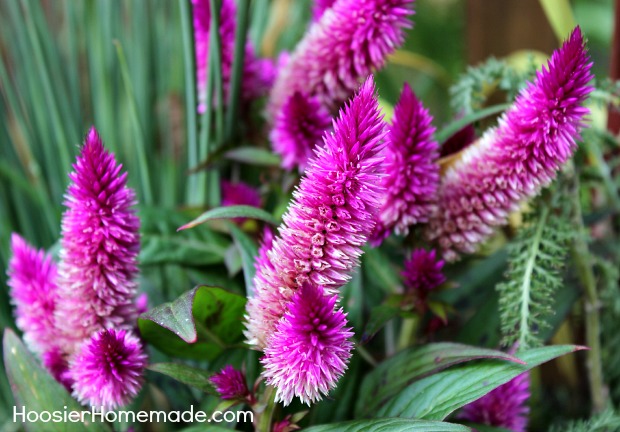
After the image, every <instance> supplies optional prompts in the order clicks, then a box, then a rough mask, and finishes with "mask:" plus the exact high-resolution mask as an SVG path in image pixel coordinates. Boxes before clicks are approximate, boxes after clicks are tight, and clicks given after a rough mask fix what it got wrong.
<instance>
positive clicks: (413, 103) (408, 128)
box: [373, 84, 439, 245]
mask: <svg viewBox="0 0 620 432" xmlns="http://www.w3.org/2000/svg"><path fill="white" fill-rule="evenodd" d="M432 120H433V119H432V117H431V115H430V114H429V112H428V110H427V109H425V108H424V106H423V105H422V102H420V101H419V100H418V99H417V98H416V96H415V94H414V93H413V91H412V90H411V87H409V85H408V84H405V86H404V88H403V91H402V93H401V96H400V100H399V101H398V103H397V104H396V107H395V108H394V120H393V122H392V128H391V129H390V132H389V133H388V135H387V137H386V142H387V143H386V158H385V159H386V160H385V174H386V175H385V177H384V178H383V185H384V187H385V188H386V198H385V201H384V203H383V206H382V207H381V212H380V214H379V222H380V223H379V224H378V228H377V230H376V232H375V235H374V239H373V240H375V241H373V244H375V245H378V244H380V243H381V240H383V238H385V237H386V236H387V235H389V232H390V231H392V230H394V232H395V233H396V234H400V235H406V234H407V233H408V232H409V226H411V225H414V224H417V223H421V222H428V220H429V217H430V216H431V214H432V213H433V212H434V208H435V201H436V199H437V187H438V186H439V165H438V164H437V159H438V158H439V151H438V145H437V142H436V141H435V140H433V138H432V136H433V133H435V128H434V127H433V126H432V124H431V122H432Z"/></svg>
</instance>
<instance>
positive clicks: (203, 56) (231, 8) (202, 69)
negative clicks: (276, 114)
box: [192, 0, 275, 111]
mask: <svg viewBox="0 0 620 432" xmlns="http://www.w3.org/2000/svg"><path fill="white" fill-rule="evenodd" d="M192 4H193V16H194V45H195V51H196V76H197V84H198V98H199V102H200V105H199V111H204V109H205V104H206V97H207V77H208V73H209V29H210V28H211V8H210V6H209V0H192ZM235 17H236V7H235V1H234V0H223V1H222V2H221V9H220V41H221V61H222V87H223V93H224V94H223V96H224V101H223V103H224V104H226V102H227V101H228V94H229V92H230V80H231V75H232V68H233V59H234V50H235V30H236V26H237V24H236V20H235V19H236V18H235ZM274 76H275V70H274V66H273V64H272V63H271V62H270V61H269V60H266V59H257V58H256V55H255V54H254V49H253V48H252V45H251V44H250V43H249V42H248V43H247V44H246V46H245V54H244V62H243V78H242V82H241V92H242V95H241V96H242V97H243V99H245V100H250V99H253V98H256V97H259V96H262V95H264V94H266V93H267V90H268V89H269V87H270V86H271V84H272V82H273V79H274Z"/></svg>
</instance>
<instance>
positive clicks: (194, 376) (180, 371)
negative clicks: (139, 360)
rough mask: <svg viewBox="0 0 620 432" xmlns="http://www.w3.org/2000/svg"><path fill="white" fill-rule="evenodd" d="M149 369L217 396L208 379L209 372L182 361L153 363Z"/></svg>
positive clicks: (209, 376)
mask: <svg viewBox="0 0 620 432" xmlns="http://www.w3.org/2000/svg"><path fill="white" fill-rule="evenodd" d="M148 369H149V370H152V371H154V372H159V373H161V374H164V375H168V376H169V377H171V378H174V379H175V380H177V381H179V382H182V383H183V384H187V385H190V386H192V387H196V388H197V389H198V390H202V391H203V392H205V393H209V394H212V395H216V396H219V394H218V393H217V391H216V390H215V387H214V386H213V384H212V383H211V381H210V378H211V375H213V374H212V373H211V372H207V371H206V370H203V369H198V368H195V367H192V366H188V365H185V364H182V363H155V364H152V365H150V366H149V367H148Z"/></svg>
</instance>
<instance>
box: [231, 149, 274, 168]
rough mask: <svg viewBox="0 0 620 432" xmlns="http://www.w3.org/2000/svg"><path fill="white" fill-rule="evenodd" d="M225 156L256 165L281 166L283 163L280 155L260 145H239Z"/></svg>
mask: <svg viewBox="0 0 620 432" xmlns="http://www.w3.org/2000/svg"><path fill="white" fill-rule="evenodd" d="M224 156H225V157H226V158H227V159H230V160H233V161H235V162H242V163H246V164H250V165H256V166H267V167H279V166H280V163H281V160H280V157H279V156H278V155H276V154H275V153H273V152H271V151H270V150H267V149H262V148H258V147H239V148H236V149H234V150H229V151H227V152H226V153H225V154H224Z"/></svg>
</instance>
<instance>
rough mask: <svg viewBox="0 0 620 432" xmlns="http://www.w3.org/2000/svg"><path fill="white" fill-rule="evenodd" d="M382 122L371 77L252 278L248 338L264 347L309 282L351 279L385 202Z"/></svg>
mask: <svg viewBox="0 0 620 432" xmlns="http://www.w3.org/2000/svg"><path fill="white" fill-rule="evenodd" d="M383 129H384V123H383V121H382V119H381V116H380V113H379V107H378V103H377V99H376V97H375V95H374V84H373V81H372V78H369V79H368V80H367V81H366V83H365V84H364V85H363V86H362V87H361V88H360V90H359V93H358V94H357V95H356V96H355V97H354V98H353V99H352V100H351V102H350V103H349V104H348V106H346V107H345V108H344V109H343V110H342V111H341V113H340V116H339V118H338V119H337V120H336V121H335V122H334V132H333V133H331V134H329V135H326V136H325V137H324V140H325V144H324V145H323V146H320V147H318V149H317V151H316V157H315V158H313V159H312V160H311V161H310V163H309V164H308V168H307V169H306V172H305V175H304V177H302V179H301V182H300V185H299V187H298V188H297V190H296V191H295V192H294V194H293V196H294V201H293V202H292V203H291V204H290V205H289V208H288V210H287V212H286V214H285V215H284V216H283V224H282V226H281V227H280V229H279V236H278V237H277V238H276V239H275V240H274V242H273V247H272V249H271V250H270V251H269V252H268V254H267V255H268V258H269V259H268V262H270V265H265V266H263V267H260V268H258V270H257V273H256V277H255V278H254V285H255V289H256V292H255V295H254V297H252V298H250V300H249V301H248V305H247V316H248V324H247V327H248V331H247V332H246V336H247V337H248V339H249V341H250V343H251V344H252V345H257V346H258V347H259V348H263V347H265V346H266V341H267V338H268V337H269V335H270V334H272V333H273V329H274V326H275V324H276V322H277V321H278V320H279V319H280V318H281V317H282V316H283V315H284V312H285V309H286V304H287V303H288V302H289V300H290V298H291V297H292V295H293V293H294V292H295V290H296V289H297V288H298V287H299V286H301V284H302V283H303V282H305V281H308V280H309V281H311V282H312V283H314V284H316V285H322V286H324V287H325V290H326V291H327V292H328V293H330V294H331V293H334V292H335V291H336V290H337V289H338V288H339V287H340V286H342V285H344V284H345V283H346V282H347V281H348V280H349V278H350V277H351V271H352V270H353V268H354V267H355V266H357V265H358V263H359V257H360V255H361V254H362V249H361V248H362V246H363V245H364V244H365V243H366V241H367V240H368V237H369V235H370V234H371V233H372V230H373V228H374V224H375V218H376V213H377V210H378V208H379V201H380V199H381V197H382V192H383V189H382V186H381V181H380V180H381V162H382V159H383V158H382V157H381V153H380V152H381V150H382V148H383V143H382V140H383V138H384V136H385V133H384V130H383Z"/></svg>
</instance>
